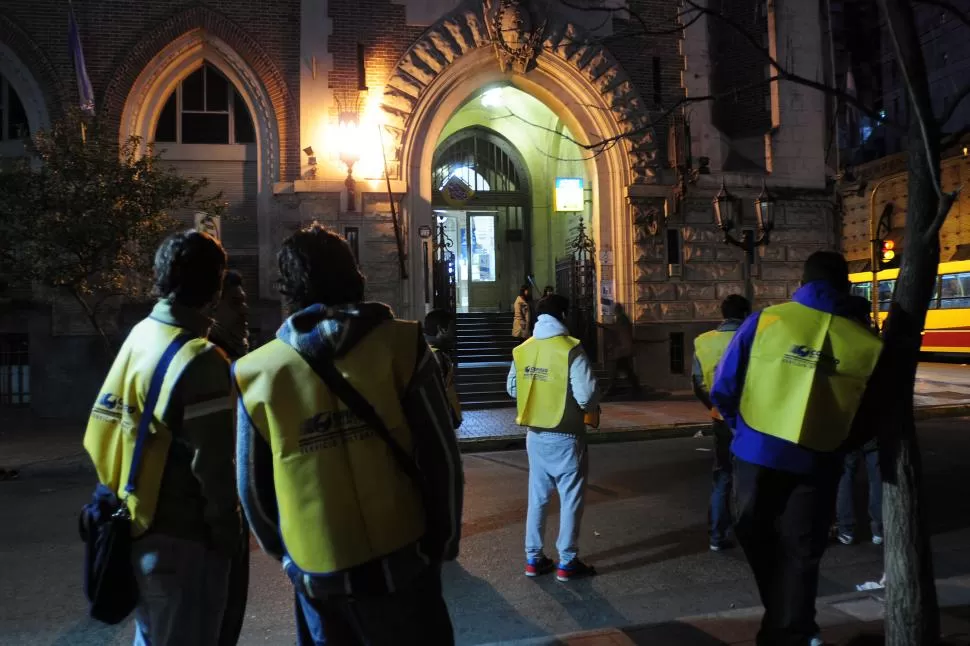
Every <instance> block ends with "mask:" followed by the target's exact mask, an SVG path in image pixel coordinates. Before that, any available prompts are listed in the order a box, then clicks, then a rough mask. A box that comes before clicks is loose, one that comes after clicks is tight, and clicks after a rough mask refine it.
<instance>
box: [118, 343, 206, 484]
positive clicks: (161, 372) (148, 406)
mask: <svg viewBox="0 0 970 646" xmlns="http://www.w3.org/2000/svg"><path fill="white" fill-rule="evenodd" d="M194 338H196V337H195V335H194V334H189V333H184V334H180V335H178V336H177V337H175V339H174V340H173V341H172V342H171V343H169V344H168V347H167V348H165V352H163V353H162V358H161V359H159V360H158V365H157V366H155V372H153V373H152V380H151V382H150V383H149V384H148V394H147V395H145V405H144V408H143V409H142V411H141V419H140V420H138V435H137V436H136V437H135V450H134V451H132V454H131V468H130V469H128V484H126V485H125V493H129V494H130V493H133V492H134V491H135V479H136V478H137V477H138V470H139V469H140V468H141V458H142V451H143V449H144V448H145V440H147V439H148V433H149V427H150V426H151V423H152V419H153V418H154V417H155V405H156V404H157V403H158V395H159V394H160V393H161V391H162V382H164V381H165V373H167V372H168V367H169V366H170V365H171V363H172V359H174V358H175V355H176V354H178V352H179V350H181V349H182V347H183V346H185V344H186V343H188V342H189V341H191V340H192V339H194Z"/></svg>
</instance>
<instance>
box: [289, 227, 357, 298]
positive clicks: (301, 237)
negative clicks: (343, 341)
mask: <svg viewBox="0 0 970 646" xmlns="http://www.w3.org/2000/svg"><path fill="white" fill-rule="evenodd" d="M276 258H277V261H278V263H279V270H280V278H279V281H278V282H277V286H278V287H279V290H280V294H282V295H283V300H284V304H285V305H286V306H287V308H288V309H289V310H291V311H294V310H302V309H304V308H306V307H309V306H310V305H314V304H317V303H320V304H323V305H328V306H335V305H346V304H348V303H359V302H360V301H362V300H363V299H364V277H363V276H362V275H361V273H360V272H359V271H358V270H357V261H356V259H355V258H354V252H353V251H351V249H350V245H348V244H347V241H346V240H345V239H344V238H342V237H341V236H339V235H338V234H336V233H334V232H333V231H330V230H329V229H327V228H325V227H322V226H320V225H319V224H314V225H311V226H309V227H307V228H305V229H301V230H300V231H297V232H296V233H294V234H293V235H291V236H290V237H289V238H287V239H286V240H285V241H283V246H282V247H280V251H279V253H278V254H277V256H276Z"/></svg>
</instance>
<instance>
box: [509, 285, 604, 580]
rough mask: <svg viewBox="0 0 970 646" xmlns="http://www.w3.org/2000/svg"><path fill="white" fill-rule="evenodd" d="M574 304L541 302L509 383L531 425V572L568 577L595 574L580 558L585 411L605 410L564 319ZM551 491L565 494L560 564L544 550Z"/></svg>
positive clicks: (559, 299)
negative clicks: (555, 562) (554, 573)
mask: <svg viewBox="0 0 970 646" xmlns="http://www.w3.org/2000/svg"><path fill="white" fill-rule="evenodd" d="M568 308H569V300H568V299H566V298H565V297H563V296H559V295H552V296H547V297H545V298H543V299H542V300H541V301H539V304H538V307H537V312H538V318H537V320H536V326H535V331H534V333H533V336H532V337H531V338H530V339H529V340H528V341H526V342H525V343H523V344H522V345H520V346H518V347H517V348H516V349H515V350H514V351H513V362H512V367H511V369H510V370H509V376H508V380H507V382H506V389H507V391H508V394H509V396H510V397H513V398H515V399H516V400H517V404H518V411H519V415H518V416H517V418H516V420H517V423H519V424H521V425H523V426H527V427H528V429H529V432H528V434H527V436H526V449H527V451H528V455H529V510H528V515H527V517H526V534H525V555H526V565H525V575H526V576H529V577H534V576H538V575H541V574H546V573H548V572H551V571H552V570H553V569H556V570H557V571H556V578H557V579H558V580H559V581H563V582H566V581H570V580H572V579H575V578H581V577H585V576H590V575H593V574H595V573H596V570H595V569H594V568H593V567H592V566H590V565H587V564H586V563H583V562H582V561H581V560H580V559H579V546H578V542H579V526H580V522H581V521H582V517H583V506H584V501H585V496H586V478H587V473H588V470H589V456H588V453H587V449H586V422H585V417H586V414H587V412H589V413H592V412H596V411H598V410H599V401H600V392H599V389H598V387H597V385H596V377H595V376H593V368H592V366H591V365H590V362H589V359H588V358H587V356H586V353H585V352H584V351H583V347H582V345H580V343H579V341H578V340H576V339H574V338H572V337H570V336H569V331H568V330H567V329H566V325H565V324H564V321H565V319H566V312H567V311H568ZM553 489H556V490H558V492H559V499H560V523H559V540H558V541H557V542H556V548H557V550H558V551H559V564H558V567H556V565H555V564H554V562H553V561H552V560H551V559H550V558H548V557H547V556H546V555H545V553H544V552H543V543H544V533H545V523H546V508H547V506H548V504H549V499H550V496H551V494H552V491H553Z"/></svg>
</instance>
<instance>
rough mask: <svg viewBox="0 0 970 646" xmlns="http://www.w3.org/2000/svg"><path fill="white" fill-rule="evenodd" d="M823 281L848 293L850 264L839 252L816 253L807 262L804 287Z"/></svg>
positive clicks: (803, 280) (803, 275) (803, 272)
mask: <svg viewBox="0 0 970 646" xmlns="http://www.w3.org/2000/svg"><path fill="white" fill-rule="evenodd" d="M816 281H822V282H825V283H828V284H829V285H830V286H831V287H833V288H834V289H836V290H838V291H840V292H845V293H848V291H849V264H848V263H847V262H846V261H845V257H843V256H842V254H840V253H839V252H838V251H816V252H815V253H813V254H812V255H811V256H809V257H808V260H806V261H805V268H804V270H803V271H802V285H805V284H807V283H813V282H816Z"/></svg>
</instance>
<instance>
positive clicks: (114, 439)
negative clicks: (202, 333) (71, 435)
mask: <svg viewBox="0 0 970 646" xmlns="http://www.w3.org/2000/svg"><path fill="white" fill-rule="evenodd" d="M185 333H186V330H185V329H183V328H180V327H177V326H174V325H168V324H165V323H161V322H159V321H156V320H154V319H151V318H148V319H145V320H144V321H141V322H140V323H138V324H137V325H136V326H135V327H134V328H133V329H132V331H131V334H129V335H128V338H127V339H125V342H124V344H123V345H122V346H121V350H120V351H119V352H118V356H117V357H116V358H115V360H114V363H113V364H112V366H111V370H110V371H109V372H108V377H107V378H106V379H105V380H104V384H103V385H102V386H101V390H100V392H99V393H98V398H97V400H96V401H95V403H94V407H93V408H92V409H91V416H90V418H89V419H88V426H87V430H86V431H85V433H84V449H85V450H86V451H87V452H88V455H90V456H91V460H92V462H93V463H94V468H95V470H96V471H97V473H98V480H99V481H100V482H101V483H102V484H104V485H105V486H107V487H109V488H110V489H111V490H112V491H114V492H115V494H116V495H118V496H119V497H121V498H125V499H126V503H127V506H128V510H129V512H130V513H131V527H132V534H133V535H135V536H138V535H140V534H143V533H144V532H145V531H146V530H147V529H148V528H149V527H150V526H151V524H152V520H153V519H154V517H155V509H156V507H157V505H158V492H159V490H160V489H161V484H162V474H163V473H164V471H165V463H166V461H167V460H168V449H169V446H171V443H172V432H171V431H170V430H169V428H168V426H166V424H165V414H166V411H167V410H168V407H169V403H170V401H171V399H172V392H173V390H174V388H175V386H176V384H177V383H178V380H179V378H180V377H181V375H182V372H183V371H184V370H185V368H186V367H187V366H188V365H189V363H190V362H191V361H192V360H193V359H194V358H195V357H197V356H199V355H200V354H202V353H203V352H206V351H208V350H210V349H212V344H210V343H209V342H208V341H206V340H205V339H203V338H196V339H192V340H190V341H189V342H188V343H186V344H185V345H184V346H182V348H181V349H180V350H179V351H178V353H177V354H176V355H175V357H174V358H173V359H172V363H171V364H170V365H169V368H168V370H167V372H166V373H165V379H164V381H162V388H161V391H160V392H159V396H158V402H157V403H156V405H155V408H154V410H152V411H144V410H143V409H144V404H145V398H146V395H147V394H148V387H149V383H150V382H151V379H152V375H153V374H154V373H155V367H156V366H157V365H158V363H159V360H160V359H161V357H162V355H163V354H164V353H165V350H166V349H167V348H168V346H169V345H170V344H171V343H172V341H174V340H175V338H176V337H178V336H180V335H183V334H185ZM145 414H147V415H152V421H151V425H150V430H151V435H150V436H149V438H148V439H147V440H146V442H145V445H144V447H143V449H142V458H141V467H140V468H139V471H138V474H137V478H136V480H135V491H134V492H133V493H131V494H125V493H124V492H123V489H124V488H125V485H126V484H127V482H128V471H129V467H130V466H131V458H132V453H133V452H134V448H135V439H136V436H137V432H138V424H139V422H140V420H141V416H142V415H145Z"/></svg>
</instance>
